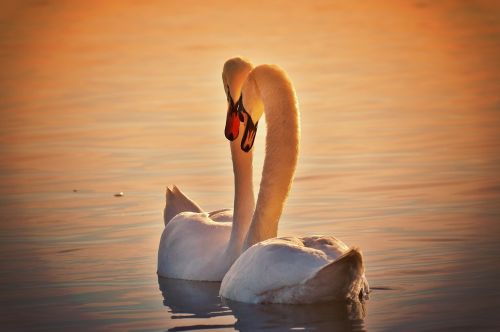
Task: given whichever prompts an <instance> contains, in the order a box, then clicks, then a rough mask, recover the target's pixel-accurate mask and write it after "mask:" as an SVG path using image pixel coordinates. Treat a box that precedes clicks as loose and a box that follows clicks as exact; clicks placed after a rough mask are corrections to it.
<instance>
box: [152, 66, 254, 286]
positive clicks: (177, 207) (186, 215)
mask: <svg viewBox="0 0 500 332" xmlns="http://www.w3.org/2000/svg"><path fill="white" fill-rule="evenodd" d="M251 69H252V65H251V64H250V63H249V62H248V61H246V60H243V59H241V58H233V59H230V60H228V61H227V62H226V63H225V64H224V69H223V73H222V80H223V83H224V90H225V91H226V94H227V99H228V113H227V119H228V120H227V123H226V130H225V134H226V137H228V138H229V139H234V141H233V142H231V143H230V145H231V156H232V160H233V171H234V182H235V183H234V185H235V198H234V215H233V214H232V211H230V210H219V211H214V212H211V213H204V212H203V211H202V210H201V208H200V207H199V206H198V205H197V204H196V203H194V202H193V201H192V200H190V199H189V198H188V197H187V196H185V195H184V194H182V192H180V190H179V189H178V188H177V187H175V186H174V188H173V190H170V189H167V205H166V207H165V212H164V219H165V225H166V226H165V229H164V230H163V234H162V236H161V240H160V246H159V249H158V274H159V275H160V276H163V277H169V278H177V279H187V280H206V281H221V280H222V278H223V277H224V274H226V272H227V270H228V269H229V267H230V266H231V264H232V263H233V262H234V260H235V259H236V258H237V257H238V256H239V254H240V253H241V248H242V245H243V240H244V238H245V235H246V233H247V231H248V227H249V225H250V221H251V218H252V214H253V210H254V207H255V199H254V194H253V186H252V155H251V154H247V153H245V152H243V151H242V150H241V149H240V145H241V135H238V131H239V129H240V121H239V119H238V114H237V111H236V105H235V103H234V102H233V100H238V98H239V96H240V92H241V86H242V85H243V82H244V80H245V79H246V76H247V75H248V73H249V72H250V70H251ZM233 98H234V99H233ZM238 136H239V137H240V138H239V139H238V138H237V137H238ZM182 211H194V212H182ZM179 212H180V213H179ZM174 215H175V216H174ZM231 220H232V221H233V222H232V224H231V223H229V222H223V221H231ZM221 221H222V222H221Z"/></svg>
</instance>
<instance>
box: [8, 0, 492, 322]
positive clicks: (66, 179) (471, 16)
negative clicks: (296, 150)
mask: <svg viewBox="0 0 500 332" xmlns="http://www.w3.org/2000/svg"><path fill="white" fill-rule="evenodd" d="M499 6H500V5H499V2H498V1H494V0H475V1H451V0H450V1H449V0H443V1H427V0H414V1H413V0H407V1H395V0H394V1H393V0H389V1H375V0H368V1H330V0H328V1H327V0H314V1H309V0H307V1H306V0H298V1H294V2H293V5H291V3H290V2H289V1H285V0H268V1H265V2H264V3H260V2H259V3H257V2H253V1H240V2H238V1H236V2H235V1H229V0H215V1H211V2H210V5H207V4H206V3H205V2H201V1H196V0H186V1H182V2H175V1H155V0H153V1H147V2H144V1H134V0H125V1H119V2H109V1H93V0H91V1H81V2H78V1H73V2H71V3H70V2H61V1H52V0H47V1H13V0H7V1H0V154H1V158H0V326H1V327H2V329H3V330H47V331H54V330H63V331H67V330H83V331H88V330H99V331H116V330H129V331H144V330H148V331H149V330H155V331H164V330H167V329H182V328H185V327H186V326H187V327H188V328H189V327H190V328H202V329H219V330H224V329H225V330H232V329H234V328H239V329H242V330H243V329H246V328H248V327H251V328H254V327H257V326H259V327H263V328H264V327H265V328H266V329H274V328H279V326H287V327H289V326H296V327H300V326H304V327H306V328H307V327H315V326H318V325H319V326H320V329H323V328H324V327H326V326H327V327H328V329H329V328H332V329H341V330H342V329H346V330H350V329H351V330H356V329H366V330H367V331H402V330H404V331H408V330H413V331H426V330H427V331H436V330H449V331H471V330H485V331H496V330H500V321H499V319H500V317H499V316H498V314H497V311H498V307H499V306H500V303H499V302H498V301H499V299H500V289H499V287H498V286H497V285H498V280H500V265H499V263H498V257H500V244H499V241H498V234H500V222H499V220H500V204H499V202H500V176H499V174H500V130H499V128H500V112H499V111H500V94H499V91H500V75H499V68H500V67H499V65H498V59H500V43H499V42H498V41H499V40H500V14H499V12H500V8H499ZM237 54H241V55H244V56H247V57H249V58H250V59H252V60H253V61H254V63H256V64H259V63H277V64H280V65H281V66H282V67H284V68H285V69H286V70H287V72H288V74H289V76H290V77H291V78H292V80H293V81H294V85H295V87H296V89H297V95H298V99H299V101H300V108H301V122H302V128H301V130H302V133H301V134H302V146H301V154H300V158H299V163H298V168H297V181H295V182H294V184H293V187H292V191H291V194H290V198H289V201H288V203H287V206H286V209H285V212H284V215H283V218H282V219H281V221H280V225H279V235H280V236H289V235H291V236H307V235H312V234H325V235H333V236H336V237H338V238H340V239H342V240H344V241H345V242H346V243H348V244H350V245H353V246H359V247H360V248H361V249H362V251H363V254H364V258H365V268H366V275H367V278H368V280H369V281H370V285H371V286H373V288H374V289H375V290H374V291H373V292H372V293H371V294H370V300H368V301H367V302H366V303H365V306H366V315H365V316H364V318H363V319H362V321H361V320H357V319H352V317H350V315H351V314H352V313H353V312H358V311H357V310H353V308H351V309H349V308H345V307H342V306H335V305H321V306H300V307H299V306H298V307H286V306H283V307H281V306H277V307H274V306H262V307H260V306H247V305H238V304H233V303H227V304H223V303H221V302H220V301H219V299H218V298H217V294H216V293H217V292H216V291H215V289H212V290H210V289H204V288H205V286H203V285H202V284H200V285H194V284H193V285H190V286H189V287H187V288H188V289H184V288H185V287H184V288H183V286H176V287H174V289H170V286H169V285H168V284H167V285H163V282H160V284H161V287H162V288H163V289H162V290H163V291H164V293H165V294H166V296H165V298H166V299H165V303H166V304H167V306H166V307H165V306H164V305H163V303H162V300H161V294H160V293H159V291H158V280H157V276H156V273H155V272H156V254H157V252H156V251H157V248H158V242H159V239H160V235H161V233H162V230H163V227H164V226H163V222H162V210H163V206H164V190H165V187H166V186H167V185H168V184H177V185H179V187H180V188H181V189H182V190H183V191H185V192H186V193H187V194H188V195H189V196H190V197H191V198H193V199H194V200H195V201H196V202H198V203H199V204H200V206H202V207H203V208H204V209H206V210H207V211H211V210H217V209H221V208H227V207H231V206H232V203H233V184H232V166H231V162H230V159H229V148H228V142H227V140H226V139H225V138H224V135H223V128H224V123H225V111H226V109H227V108H226V105H225V102H226V100H225V95H224V91H223V88H222V86H221V76H220V75H221V68H222V64H223V63H224V61H225V60H226V59H227V58H228V57H231V56H234V55H237ZM262 126H264V122H262ZM264 132H265V128H264V127H262V128H261V136H258V137H257V138H256V145H255V175H256V177H255V179H254V180H255V181H254V182H255V184H256V185H258V183H259V180H260V179H259V176H258V173H259V170H260V168H261V166H262V158H263V151H264V134H263V133H264ZM119 192H123V193H124V195H123V196H122V197H114V194H116V193H119ZM212 286H213V285H212ZM208 288H210V286H208ZM183 289H184V290H185V291H190V292H191V293H194V294H192V295H189V296H183V295H173V296H170V295H169V293H170V294H179V293H180V292H181V291H183ZM205 296H206V297H205ZM181 317H182V318H181ZM360 317H361V316H360ZM279 324H281V325H279ZM210 326H211V327H210Z"/></svg>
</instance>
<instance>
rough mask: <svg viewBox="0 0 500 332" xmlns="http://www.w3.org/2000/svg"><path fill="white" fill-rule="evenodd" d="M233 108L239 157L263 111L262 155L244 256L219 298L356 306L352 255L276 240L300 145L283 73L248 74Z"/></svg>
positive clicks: (357, 263) (359, 279)
mask: <svg viewBox="0 0 500 332" xmlns="http://www.w3.org/2000/svg"><path fill="white" fill-rule="evenodd" d="M237 106H238V112H239V114H240V117H241V120H242V121H243V122H244V125H245V131H244V133H243V137H242V139H241V149H242V150H243V151H247V152H248V151H251V149H252V146H253V142H254V139H255V135H256V132H257V126H258V121H259V119H260V117H261V115H262V114H263V113H264V112H265V114H266V123H267V137H266V156H265V159H264V168H263V172H262V179H261V183H260V190H259V194H258V198H257V206H256V209H255V212H254V215H253V218H252V222H251V225H250V228H249V231H248V233H247V236H246V239H245V242H244V245H243V250H244V252H243V253H242V254H241V255H240V257H239V258H238V259H237V260H236V261H235V262H234V264H233V265H232V266H231V268H230V269H229V271H228V272H227V274H226V275H225V276H224V279H223V280H222V284H221V288H220V293H219V294H220V295H221V296H222V297H224V298H226V299H229V300H234V301H239V302H247V303H288V304H298V303H314V302H323V301H330V300H344V299H353V300H357V299H358V297H359V296H360V294H361V295H364V294H365V292H367V291H368V283H367V282H366V278H365V277H364V267H363V259H362V254H361V252H360V251H359V249H357V248H349V247H348V246H347V245H346V244H345V243H343V242H342V241H340V240H338V239H336V238H335V237H333V236H309V237H301V238H298V237H283V238H276V235H277V230H278V222H279V219H280V216H281V213H282V211H283V207H284V204H285V201H286V198H287V195H288V192H289V190H290V186H291V183H292V180H293V177H294V173H295V168H296V164H297V158H298V151H299V139H300V114H299V109H298V102H297V98H296V95H295V90H294V88H293V85H292V83H291V81H290V80H289V79H288V77H287V75H286V73H285V72H284V71H283V70H282V69H280V68H279V67H277V66H274V65H261V66H258V67H256V68H255V69H253V70H252V72H251V73H250V74H249V75H248V77H247V79H246V81H245V83H244V84H243V87H242V92H241V96H240V99H239V101H238V105H237Z"/></svg>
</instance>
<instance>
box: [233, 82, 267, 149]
mask: <svg viewBox="0 0 500 332" xmlns="http://www.w3.org/2000/svg"><path fill="white" fill-rule="evenodd" d="M237 110H238V115H239V119H240V121H241V122H243V125H244V128H245V132H244V133H243V137H242V138H241V149H242V150H243V151H245V152H248V151H250V150H251V149H252V146H253V143H254V141H255V135H256V134H257V125H258V124H259V119H260V117H261V116H262V114H263V113H264V104H263V103H262V99H261V95H260V90H259V86H258V85H257V82H256V81H255V77H254V75H251V74H250V75H249V76H248V78H247V80H246V81H245V84H244V85H243V87H242V91H241V96H240V99H239V100H238V103H237Z"/></svg>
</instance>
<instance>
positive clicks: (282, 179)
mask: <svg viewBox="0 0 500 332" xmlns="http://www.w3.org/2000/svg"><path fill="white" fill-rule="evenodd" d="M251 75H255V76H254V78H255V82H256V84H257V85H258V88H259V90H260V91H261V92H260V94H261V95H260V97H261V99H262V103H263V105H264V112H265V114H266V124H267V136H266V157H265V159H264V168H263V171H262V180H261V183H260V191H259V196H258V199H257V206H256V209H255V213H254V215H253V219H252V223H251V225H250V229H249V231H248V234H247V236H246V239H245V243H244V248H243V250H246V249H247V248H249V247H251V246H252V245H253V244H255V243H257V242H260V241H264V240H266V239H269V238H272V237H276V235H277V233H278V222H279V219H280V217H281V214H282V212H283V208H284V205H285V201H286V198H287V196H288V192H289V191H290V187H291V184H292V181H293V177H294V174H295V168H296V165H297V159H298V150H299V140H300V119H299V110H298V103H297V98H296V96H295V91H294V89H293V86H292V85H291V82H290V81H289V80H288V78H287V77H286V74H285V73H284V72H283V71H281V70H279V69H276V68H274V67H271V66H261V67H258V68H256V69H254V72H252V74H251Z"/></svg>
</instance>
